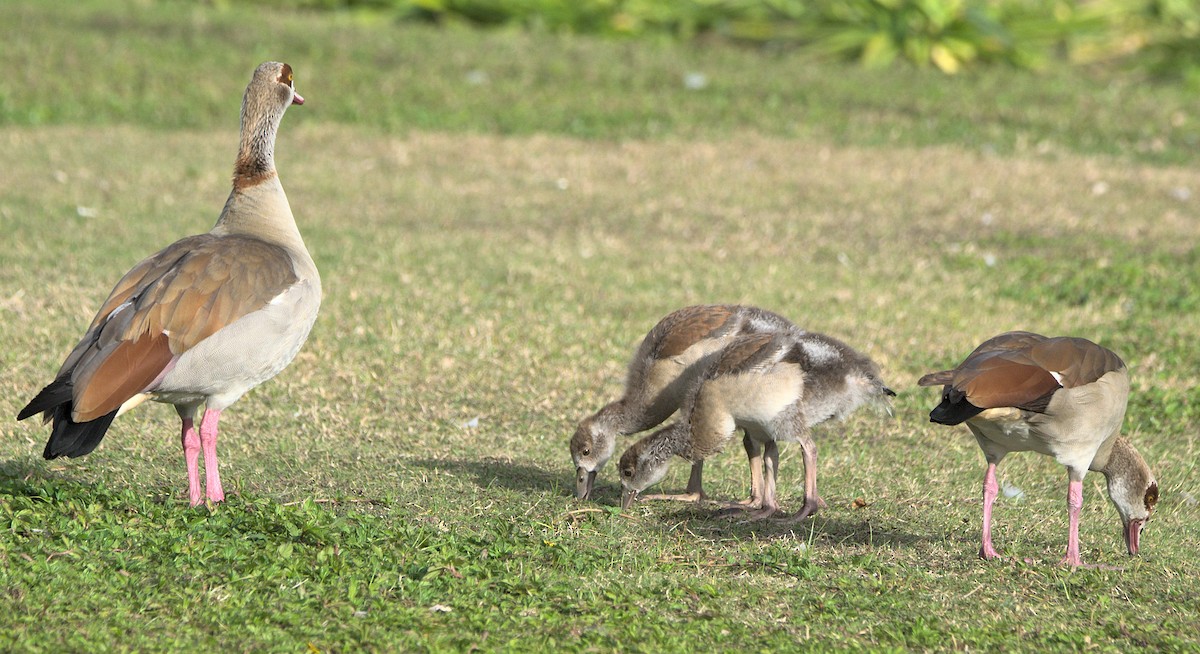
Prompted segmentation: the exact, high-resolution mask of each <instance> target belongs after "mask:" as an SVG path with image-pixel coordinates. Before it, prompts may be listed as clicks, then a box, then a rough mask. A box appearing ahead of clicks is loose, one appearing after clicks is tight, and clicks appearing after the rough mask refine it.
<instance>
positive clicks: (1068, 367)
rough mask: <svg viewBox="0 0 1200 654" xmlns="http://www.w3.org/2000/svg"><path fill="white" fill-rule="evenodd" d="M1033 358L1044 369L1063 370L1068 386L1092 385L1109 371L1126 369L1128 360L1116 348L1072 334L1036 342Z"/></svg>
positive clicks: (1063, 377) (1064, 383)
mask: <svg viewBox="0 0 1200 654" xmlns="http://www.w3.org/2000/svg"><path fill="white" fill-rule="evenodd" d="M1029 357H1030V359H1032V360H1033V361H1034V362H1036V363H1037V364H1038V365H1040V366H1042V367H1043V368H1045V369H1047V370H1053V371H1054V372H1057V373H1059V376H1060V377H1061V378H1062V385H1063V386H1065V387H1066V388H1075V387H1077V386H1084V385H1087V384H1090V383H1092V382H1094V381H1096V380H1097V379H1100V378H1101V377H1103V376H1104V375H1105V374H1106V373H1109V372H1113V371H1116V370H1123V369H1124V368H1125V362H1124V361H1122V360H1121V357H1119V356H1117V355H1116V353H1114V352H1113V351H1112V350H1109V349H1108V348H1105V347H1101V346H1099V345H1096V344H1095V343H1093V342H1091V341H1089V340H1087V339H1085V338H1076V337H1070V336H1061V337H1058V338H1050V339H1047V340H1046V341H1044V342H1042V343H1039V344H1037V345H1035V346H1034V347H1032V348H1030V350H1029Z"/></svg>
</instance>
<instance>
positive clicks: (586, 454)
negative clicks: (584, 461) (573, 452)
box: [583, 447, 592, 456]
mask: <svg viewBox="0 0 1200 654" xmlns="http://www.w3.org/2000/svg"><path fill="white" fill-rule="evenodd" d="M591 453H592V450H591V448H587V447H585V448H583V455H584V456H590V455H591Z"/></svg>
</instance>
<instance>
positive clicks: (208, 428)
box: [192, 409, 225, 506]
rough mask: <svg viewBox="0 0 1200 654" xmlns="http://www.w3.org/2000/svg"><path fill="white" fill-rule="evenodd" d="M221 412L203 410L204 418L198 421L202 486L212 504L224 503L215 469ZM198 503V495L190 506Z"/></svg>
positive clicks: (219, 479) (219, 477)
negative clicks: (201, 459) (202, 468)
mask: <svg viewBox="0 0 1200 654" xmlns="http://www.w3.org/2000/svg"><path fill="white" fill-rule="evenodd" d="M220 419H221V412H220V411H215V410H213V409H205V411H204V418H203V419H202V420H201V421H200V445H201V447H202V448H203V449H204V484H205V490H206V491H207V493H208V499H210V500H212V501H213V502H223V501H225V491H224V490H223V489H222V488H221V473H220V471H219V470H218V469H217V421H218V420H220ZM199 503H200V498H199V495H198V494H197V495H196V496H194V497H193V498H192V505H193V506H195V505H196V504H199Z"/></svg>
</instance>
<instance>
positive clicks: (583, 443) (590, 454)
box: [571, 416, 616, 500]
mask: <svg viewBox="0 0 1200 654" xmlns="http://www.w3.org/2000/svg"><path fill="white" fill-rule="evenodd" d="M615 446H616V437H615V436H614V434H613V432H612V430H611V429H609V428H608V427H607V426H606V425H605V424H604V423H603V421H602V420H599V419H598V418H597V416H591V417H589V418H587V419H585V420H584V421H583V422H581V423H579V428H578V429H576V430H575V435H574V436H572V437H571V461H573V462H574V463H575V497H576V498H577V499H581V500H586V499H591V497H592V491H593V490H594V489H595V486H596V472H597V471H599V470H600V468H603V467H604V464H606V463H608V460H609V459H611V458H612V455H613V449H614V448H615Z"/></svg>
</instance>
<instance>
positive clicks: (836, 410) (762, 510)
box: [619, 332, 895, 522]
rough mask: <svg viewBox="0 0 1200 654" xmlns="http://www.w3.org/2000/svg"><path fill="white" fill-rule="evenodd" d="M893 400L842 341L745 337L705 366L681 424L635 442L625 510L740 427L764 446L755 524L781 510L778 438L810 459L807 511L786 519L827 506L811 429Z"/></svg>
mask: <svg viewBox="0 0 1200 654" xmlns="http://www.w3.org/2000/svg"><path fill="white" fill-rule="evenodd" d="M889 396H895V393H894V392H892V390H891V389H889V388H888V387H887V386H886V385H885V384H884V383H883V381H882V380H880V378H879V367H878V366H877V365H875V363H874V362H873V361H871V360H870V359H869V358H867V357H866V356H863V355H862V354H859V353H858V352H856V351H855V350H853V349H852V348H850V346H848V345H846V344H845V343H843V342H841V341H839V340H837V339H835V338H831V337H829V336H825V335H824V334H817V333H813V332H803V333H797V332H777V333H763V334H750V335H746V336H742V337H739V338H738V339H736V340H734V341H733V342H731V343H730V344H729V345H728V346H726V348H725V349H724V350H723V351H722V352H721V355H720V356H719V357H718V358H717V359H716V361H715V362H714V363H712V364H711V365H710V366H708V367H707V368H706V369H705V371H704V372H703V373H702V375H701V376H700V378H699V380H698V382H697V383H696V384H695V385H694V386H693V388H692V389H691V391H690V392H689V393H688V396H687V398H686V400H685V401H684V406H683V407H682V408H681V409H680V412H681V416H682V417H681V419H680V420H679V421H678V422H676V423H673V424H672V425H670V426H668V427H665V428H663V429H661V430H659V431H657V432H655V433H653V434H651V435H649V436H646V437H645V438H643V439H641V440H639V441H638V442H636V443H634V444H633V445H632V446H631V447H630V448H629V449H628V450H626V451H625V453H624V454H623V455H621V461H620V464H619V469H620V472H621V485H622V487H623V492H622V495H621V506H622V508H628V507H629V505H630V504H631V503H632V502H633V500H634V499H636V498H637V496H638V494H639V493H641V492H642V491H643V490H645V489H646V488H647V487H649V486H652V485H654V484H656V483H658V481H659V480H661V479H662V478H663V475H665V474H666V472H667V468H668V465H669V463H670V460H671V457H673V456H676V455H678V456H681V457H683V458H685V459H687V460H689V461H692V462H700V461H703V460H704V459H706V458H708V457H710V456H712V455H714V454H716V453H718V452H720V451H721V450H722V449H724V448H725V445H726V444H727V443H728V442H729V439H730V438H732V436H733V433H734V431H735V430H737V429H739V428H740V429H742V430H744V431H745V433H746V437H747V438H750V439H752V440H754V441H756V442H758V443H760V444H761V445H762V446H764V447H765V449H766V455H765V464H766V475H765V483H764V487H763V499H762V506H761V507H759V508H758V509H756V510H754V511H753V512H752V513H750V514H749V515H750V517H751V518H752V519H761V518H767V517H770V516H772V515H773V514H775V513H776V512H777V511H778V510H779V503H778V500H777V499H776V494H775V485H776V477H777V474H778V471H779V449H778V445H777V443H778V442H780V441H785V442H786V441H796V442H799V443H800V446H801V448H803V456H804V506H803V508H802V509H801V510H800V511H799V512H797V513H796V514H795V515H793V516H791V517H789V518H787V519H786V521H787V522H795V521H799V520H803V519H805V518H807V517H808V516H810V515H812V514H813V513H815V512H816V511H817V510H818V509H819V508H820V507H821V506H822V505H823V503H822V501H821V498H820V496H819V495H818V494H817V450H816V446H815V444H814V443H813V440H812V428H813V427H815V426H816V425H819V424H820V423H822V422H825V421H827V420H840V419H842V418H844V417H846V416H847V415H849V414H850V413H852V412H853V411H854V410H855V409H857V408H858V407H860V406H862V405H864V404H872V403H873V404H880V405H883V406H885V407H887V406H889V402H888V397H889Z"/></svg>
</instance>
